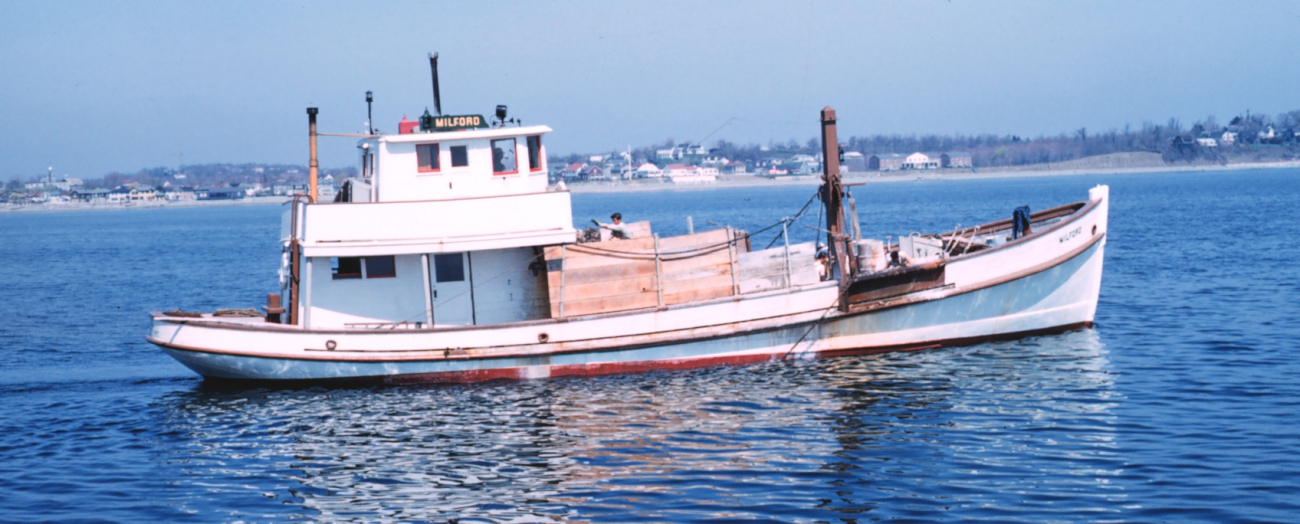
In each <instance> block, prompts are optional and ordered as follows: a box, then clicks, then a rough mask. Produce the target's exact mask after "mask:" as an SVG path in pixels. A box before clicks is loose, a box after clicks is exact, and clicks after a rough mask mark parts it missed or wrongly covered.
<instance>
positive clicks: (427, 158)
mask: <svg viewBox="0 0 1300 524" xmlns="http://www.w3.org/2000/svg"><path fill="white" fill-rule="evenodd" d="M415 157H416V158H418V159H419V162H420V172H421V173H431V172H435V171H438V169H439V166H438V144H419V145H417V146H415Z"/></svg>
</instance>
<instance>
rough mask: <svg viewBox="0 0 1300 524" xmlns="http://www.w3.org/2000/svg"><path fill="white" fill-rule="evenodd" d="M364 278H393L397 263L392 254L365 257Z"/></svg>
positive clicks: (395, 273) (395, 274)
mask: <svg viewBox="0 0 1300 524" xmlns="http://www.w3.org/2000/svg"><path fill="white" fill-rule="evenodd" d="M365 260H366V278H393V277H395V276H397V263H396V262H395V261H394V260H393V257H392V256H386V257H366V259H365Z"/></svg>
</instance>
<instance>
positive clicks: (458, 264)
mask: <svg viewBox="0 0 1300 524" xmlns="http://www.w3.org/2000/svg"><path fill="white" fill-rule="evenodd" d="M464 257H465V255H463V254H461V253H451V254H447V255H434V256H433V272H434V275H435V277H436V278H435V280H436V281H437V282H464V281H465V258H464Z"/></svg>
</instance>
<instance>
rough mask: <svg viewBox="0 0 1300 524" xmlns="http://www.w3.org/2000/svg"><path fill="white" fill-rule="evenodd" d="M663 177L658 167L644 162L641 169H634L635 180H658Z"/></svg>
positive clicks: (662, 172)
mask: <svg viewBox="0 0 1300 524" xmlns="http://www.w3.org/2000/svg"><path fill="white" fill-rule="evenodd" d="M661 176H664V171H663V170H662V169H659V166H656V165H654V164H651V163H649V162H646V163H644V164H641V167H638V168H636V177H637V178H659V177H661Z"/></svg>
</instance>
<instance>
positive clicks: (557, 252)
mask: <svg viewBox="0 0 1300 524" xmlns="http://www.w3.org/2000/svg"><path fill="white" fill-rule="evenodd" d="M503 109H504V108H498V118H497V119H495V120H488V119H484V118H483V117H481V116H478V115H461V116H451V117H441V116H438V117H435V116H430V115H429V114H428V112H427V111H426V113H425V116H424V117H422V118H421V121H420V129H415V128H414V125H413V124H414V123H403V124H402V126H401V129H400V130H401V132H400V133H399V134H396V135H382V136H381V135H376V134H373V133H372V134H369V135H361V136H360V140H359V143H358V146H359V150H360V151H361V162H360V171H359V176H357V177H355V178H352V179H349V180H347V181H346V182H345V183H344V184H343V188H342V189H341V190H340V191H339V194H338V196H337V197H336V198H335V201H333V202H320V201H317V200H316V196H317V189H316V182H317V180H316V176H317V171H316V165H317V164H316V158H315V151H316V145H315V144H316V136H317V133H316V130H315V119H316V113H317V111H316V110H315V109H314V108H311V109H308V114H309V115H310V129H311V144H312V147H311V151H312V155H311V194H310V195H301V196H299V197H297V198H295V199H294V202H293V203H292V205H291V206H288V207H287V210H286V212H285V214H284V217H283V221H282V223H283V225H282V238H281V244H282V249H283V253H284V256H283V267H282V268H281V272H282V273H281V276H282V289H281V290H280V292H278V293H271V294H269V295H268V303H267V306H266V308H265V310H266V313H265V314H264V315H258V316H249V315H244V316H226V315H219V314H213V313H183V312H155V313H152V330H151V332H150V333H149V335H148V340H149V342H152V343H153V344H156V345H158V346H159V347H161V348H162V349H163V351H165V352H167V354H169V355H171V356H172V357H174V358H175V359H176V360H178V361H180V362H181V363H182V364H184V365H185V366H187V367H189V368H190V369H192V370H194V371H195V372H197V373H198V374H200V375H202V376H204V377H206V378H208V379H233V380H254V381H276V382H282V381H367V382H385V383H402V382H430V381H434V382H437V381H450V382H471V381H480V380H491V379H503V378H508V379H533V378H544V377H556V376H568V375H595V374H609V373H623V372H638V371H648V370H664V369H679V368H689V367H697V366H707V365H716V364H739V363H750V362H757V361H763V360H769V359H785V358H797V357H808V356H829V355H848V354H865V353H875V352H884V351H899V350H916V349H925V348H935V347H940V346H949V345H962V344H970V343H974V342H978V341H985V340H993V339H1009V338H1016V337H1024V336H1028V335H1035V334H1047V333H1055V332H1062V331H1067V330H1074V329H1079V328H1083V327H1088V326H1090V325H1091V324H1092V321H1093V316H1094V314H1095V312H1096V309H1097V298H1098V292H1099V289H1100V285H1101V274H1102V259H1103V252H1104V249H1105V245H1106V240H1105V239H1106V221H1107V209H1108V198H1109V195H1108V189H1107V187H1106V186H1097V187H1095V188H1093V189H1091V190H1089V191H1088V195H1087V198H1086V199H1085V200H1082V201H1080V202H1077V203H1073V204H1068V205H1063V206H1060V207H1055V208H1051V209H1046V210H1042V211H1039V212H1036V213H1029V212H1028V210H1027V209H1021V210H1017V212H1016V213H1015V214H1014V215H1013V217H1012V218H1011V219H1004V220H997V221H990V222H989V223H986V224H982V225H980V226H977V227H972V228H967V229H964V230H958V231H953V232H950V233H935V234H928V235H917V234H913V235H912V236H909V237H903V238H899V239H897V240H896V241H889V242H881V241H877V240H870V239H865V240H864V239H860V237H859V235H858V232H857V217H856V216H855V215H856V211H855V210H854V206H853V205H851V200H846V198H845V197H846V190H845V187H844V183H843V182H842V180H841V178H840V172H839V165H838V162H837V157H838V155H837V153H838V151H837V141H836V130H835V112H834V110H832V109H831V108H829V107H828V108H826V109H824V110H823V111H822V114H821V121H822V142H823V149H824V151H823V157H824V159H825V161H824V162H823V183H822V185H821V187H820V189H819V192H820V193H819V194H820V196H821V201H822V202H823V204H824V205H825V207H826V209H825V211H826V212H825V216H826V217H827V218H826V220H825V223H824V224H821V225H822V226H824V229H823V228H819V229H822V231H824V232H825V239H826V244H827V246H828V248H827V251H828V253H827V254H826V256H825V257H818V256H817V252H818V249H817V247H816V246H815V245H814V244H812V243H805V244H790V243H789V241H788V237H787V240H786V243H785V244H781V245H778V246H777V247H774V248H770V249H754V246H753V245H752V244H751V242H750V236H751V235H750V234H748V233H746V232H744V231H738V230H734V229H731V228H720V229H717V230H713V231H705V232H699V233H694V234H690V235H682V236H675V237H664V238H660V237H658V236H657V235H655V234H654V233H653V232H652V229H651V227H650V225H649V224H648V223H634V224H627V225H624V226H623V229H624V230H625V231H626V232H628V233H630V236H631V238H628V239H622V238H610V235H609V234H608V231H607V230H606V231H605V232H604V233H605V234H603V235H601V237H602V238H601V239H600V240H597V239H595V238H594V236H593V235H590V234H588V235H585V236H586V237H588V238H586V239H583V238H582V237H583V236H584V235H583V234H582V233H583V232H582V231H579V230H577V229H576V228H575V227H574V223H573V216H572V211H571V208H570V194H569V192H568V191H567V190H565V189H564V188H563V185H562V184H559V187H556V186H551V185H549V184H548V180H547V165H546V154H545V153H546V151H545V147H544V145H543V144H544V143H545V140H544V139H545V136H546V134H547V133H548V132H550V131H551V129H550V128H548V127H545V126H531V127H524V126H520V125H513V126H512V125H509V123H510V122H509V121H507V120H506V119H505V118H504V117H505V114H504V110H503ZM846 203H848V204H850V205H844V204H846ZM502 210H508V211H509V212H502ZM786 225H787V224H786V223H785V222H782V223H781V224H780V227H785V226H786ZM580 239H583V240H588V241H585V242H579V240H580ZM282 305H283V307H282Z"/></svg>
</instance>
